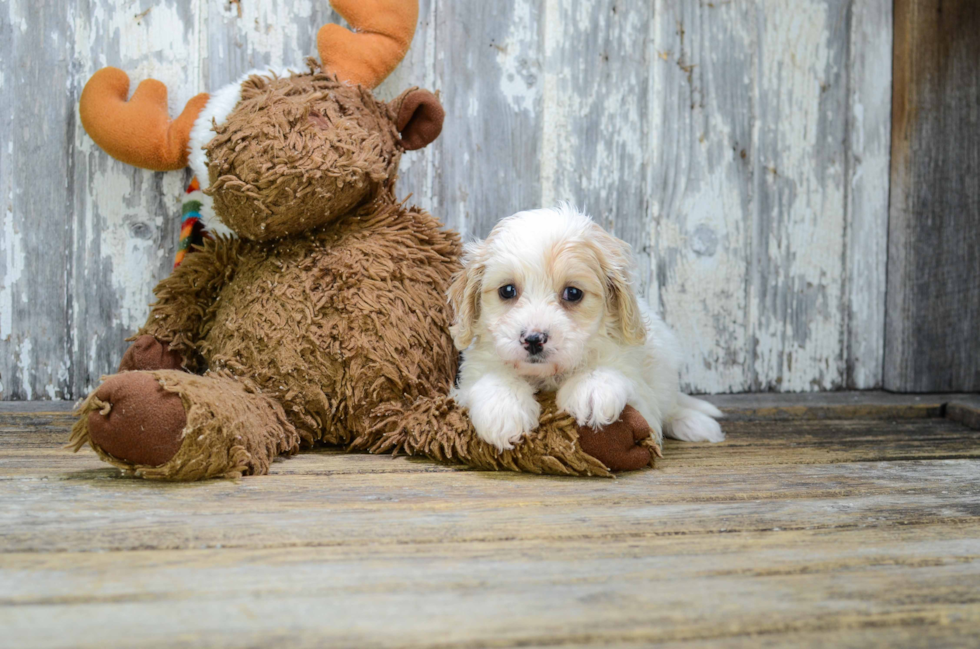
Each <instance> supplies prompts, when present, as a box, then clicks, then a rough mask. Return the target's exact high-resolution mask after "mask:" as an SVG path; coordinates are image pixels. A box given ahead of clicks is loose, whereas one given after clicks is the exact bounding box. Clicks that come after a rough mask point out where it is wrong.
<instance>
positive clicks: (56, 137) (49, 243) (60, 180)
mask: <svg viewBox="0 0 980 649" xmlns="http://www.w3.org/2000/svg"><path fill="white" fill-rule="evenodd" d="M72 32H73V25H72V23H71V19H70V16H69V13H68V11H67V10H66V8H65V6H64V4H63V3H62V2H58V1H49V0H45V1H41V2H34V1H32V0H8V1H7V2H4V3H3V5H2V6H0V398H2V399H42V398H45V399H65V398H71V396H72V390H71V382H70V373H71V371H72V361H71V359H72V352H71V340H72V336H73V333H72V332H71V331H70V326H69V320H68V309H67V301H68V295H69V290H68V289H69V287H68V284H69V272H68V270H67V269H68V268H70V265H71V259H70V255H69V250H70V239H71V233H72V227H73V205H72V195H71V194H72V190H71V188H72V178H71V175H72V160H71V147H72V137H73V133H74V129H75V125H74V113H75V107H74V97H73V95H72V93H71V92H70V87H71V85H72V84H73V83H74V78H73V76H72V73H71V51H70V49H69V48H65V46H64V43H65V42H68V41H70V40H71V38H72Z"/></svg>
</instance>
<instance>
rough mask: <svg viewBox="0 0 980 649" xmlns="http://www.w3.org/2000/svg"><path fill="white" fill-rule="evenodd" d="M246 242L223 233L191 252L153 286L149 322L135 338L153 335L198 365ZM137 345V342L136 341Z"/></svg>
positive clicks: (170, 348) (190, 362) (192, 366)
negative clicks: (203, 340) (199, 348)
mask: <svg viewBox="0 0 980 649" xmlns="http://www.w3.org/2000/svg"><path fill="white" fill-rule="evenodd" d="M245 245H246V244H245V243H243V242H242V241H240V240H238V239H229V238H224V237H219V238H217V239H214V240H205V242H204V246H203V247H202V248H201V249H199V250H195V251H194V252H193V253H191V254H189V255H187V257H186V258H185V259H184V261H183V262H182V263H181V264H180V266H178V267H177V268H176V269H175V270H174V272H173V273H172V274H171V275H170V276H169V277H167V278H166V279H164V280H163V281H161V282H160V283H159V284H157V286H156V288H155V289H153V292H154V294H155V295H156V298H157V301H156V302H154V303H153V305H152V308H151V310H150V316H149V317H148V318H147V320H146V324H145V325H143V327H142V328H141V329H140V330H139V331H138V332H137V333H136V335H135V336H134V337H133V338H131V340H137V341H138V340H139V339H140V338H143V337H145V336H152V337H153V338H155V339H156V340H158V341H160V342H161V343H165V344H166V346H167V348H168V349H169V350H170V351H171V352H177V353H179V354H181V355H182V356H183V358H184V361H185V365H186V366H187V367H189V368H190V369H194V368H195V367H196V365H197V364H198V363H197V362H196V360H195V357H196V351H197V343H198V341H199V340H200V339H201V336H202V334H203V332H204V330H205V328H206V326H207V324H208V322H209V321H210V319H211V317H212V316H213V313H214V307H215V300H216V299H217V297H218V294H219V293H220V292H221V289H222V288H223V287H224V286H225V285H226V284H227V283H228V281H229V280H231V278H232V277H234V275H235V272H236V270H237V267H238V262H239V259H240V257H241V254H242V252H243V248H244V246H245ZM134 347H135V345H134Z"/></svg>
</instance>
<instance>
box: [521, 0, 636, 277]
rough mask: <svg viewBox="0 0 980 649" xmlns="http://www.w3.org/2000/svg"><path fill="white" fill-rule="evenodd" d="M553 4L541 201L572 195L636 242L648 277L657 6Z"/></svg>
mask: <svg viewBox="0 0 980 649" xmlns="http://www.w3.org/2000/svg"><path fill="white" fill-rule="evenodd" d="M546 7H547V8H546V15H545V52H546V58H545V69H544V91H543V92H544V96H543V114H542V116H541V118H540V121H541V128H542V151H541V176H542V180H541V191H542V196H541V204H542V205H548V206H550V205H555V204H556V203H557V202H559V201H570V202H571V203H572V204H573V205H575V206H577V207H578V208H579V209H581V210H583V211H585V212H586V213H587V214H589V215H591V216H592V217H593V218H594V219H596V220H597V221H598V222H599V223H600V224H602V225H603V226H604V227H605V228H606V229H608V230H609V231H610V232H612V233H614V234H615V235H617V236H618V237H620V238H622V239H624V240H625V241H627V242H628V243H630V245H632V246H633V251H634V253H635V256H636V259H637V262H638V269H637V270H638V280H639V281H640V284H641V286H643V287H646V286H648V285H649V282H650V278H651V276H652V275H651V271H650V264H651V258H650V240H651V230H650V220H649V218H648V214H649V211H650V207H649V190H648V188H647V181H648V178H647V166H648V156H647V144H648V140H649V137H648V128H649V123H650V120H649V109H650V104H649V98H650V95H649V86H650V60H649V56H650V51H649V32H650V20H651V19H652V17H653V7H652V5H650V4H647V3H637V4H636V5H629V6H628V5H626V4H624V3H623V2H622V1H621V0H591V1H589V2H577V3H563V2H549V3H547V5H546Z"/></svg>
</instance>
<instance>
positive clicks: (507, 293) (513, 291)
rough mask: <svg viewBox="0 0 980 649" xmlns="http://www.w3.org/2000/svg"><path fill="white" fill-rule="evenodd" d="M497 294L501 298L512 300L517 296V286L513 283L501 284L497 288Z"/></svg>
mask: <svg viewBox="0 0 980 649" xmlns="http://www.w3.org/2000/svg"><path fill="white" fill-rule="evenodd" d="M497 295H499V296H500V299H501V300H513V299H514V298H515V297H517V287H516V286H514V285H513V284H507V285H506V286H501V287H500V288H498V289H497Z"/></svg>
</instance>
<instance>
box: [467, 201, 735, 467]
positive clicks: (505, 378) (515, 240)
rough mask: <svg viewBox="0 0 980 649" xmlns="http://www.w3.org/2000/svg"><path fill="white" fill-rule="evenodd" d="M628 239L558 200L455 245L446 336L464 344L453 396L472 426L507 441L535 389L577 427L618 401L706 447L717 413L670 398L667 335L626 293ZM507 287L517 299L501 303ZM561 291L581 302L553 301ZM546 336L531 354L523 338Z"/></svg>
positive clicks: (532, 407) (715, 430)
mask: <svg viewBox="0 0 980 649" xmlns="http://www.w3.org/2000/svg"><path fill="white" fill-rule="evenodd" d="M632 265H633V261H632V256H631V253H630V251H629V246H628V245H627V244H625V243H624V242H622V241H620V240H619V239H616V238H614V237H612V236H611V235H609V234H608V233H606V232H605V231H604V230H602V228H600V227H599V226H598V225H596V224H595V223H594V222H593V221H592V220H591V219H590V218H589V217H588V216H586V215H584V214H581V213H579V212H577V211H575V210H574V209H572V208H571V207H569V206H568V205H562V206H559V207H558V208H555V209H542V210H532V211H526V212H519V213H517V214H515V215H513V216H510V217H508V218H506V219H503V220H502V221H500V223H498V224H497V226H496V227H495V228H494V229H493V231H492V232H491V233H490V236H489V237H488V238H487V239H486V240H485V241H482V242H477V243H474V244H471V245H469V246H467V251H466V256H465V259H464V269H463V271H462V272H461V273H460V275H459V276H458V277H457V278H456V279H455V281H454V283H453V286H452V288H451V289H450V300H451V302H452V303H453V306H454V309H455V312H456V322H455V324H454V326H453V336H454V340H455V341H456V344H457V347H460V348H461V349H463V350H464V352H463V363H462V365H461V367H460V380H459V385H458V387H457V388H456V389H455V390H454V392H453V397H454V398H455V399H456V401H457V402H458V403H459V404H460V405H462V406H465V407H466V408H467V409H468V410H469V413H470V418H471V419H472V421H473V425H474V427H475V429H476V431H477V433H478V434H479V435H480V437H482V438H483V439H484V440H485V441H487V442H488V443H491V444H493V445H495V446H496V447H497V448H498V449H501V450H505V449H510V448H513V445H514V444H515V443H516V442H518V441H519V440H520V439H521V438H522V437H523V436H524V435H525V434H527V433H528V432H530V431H531V430H533V429H534V428H536V427H537V423H538V416H539V411H538V404H537V401H536V400H535V399H534V394H535V393H536V392H538V391H542V390H543V391H556V392H557V401H558V405H559V407H560V408H562V410H564V411H565V412H568V413H569V414H571V415H573V416H574V417H575V419H576V420H577V422H578V423H579V425H582V426H592V427H594V428H598V427H601V426H605V425H608V424H610V423H612V422H614V421H616V420H617V419H619V416H620V414H621V413H622V411H623V408H624V407H625V406H626V405H627V404H629V405H631V406H633V407H634V408H636V409H637V410H638V411H639V412H640V414H641V415H643V417H644V418H645V419H646V420H647V423H649V424H650V426H651V428H653V430H654V434H655V436H656V437H657V441H658V442H660V441H661V438H662V436H663V435H664V434H666V435H667V436H669V437H674V438H676V439H682V440H687V441H711V442H718V441H721V440H723V439H724V437H725V436H724V433H723V432H722V431H721V427H720V426H719V425H718V422H717V421H715V418H717V417H721V416H722V413H721V412H720V411H719V410H718V409H717V408H715V407H714V406H712V405H711V404H709V403H707V402H706V401H702V400H700V399H695V398H693V397H690V396H687V395H684V394H681V392H680V388H679V383H678V370H679V368H680V349H679V346H678V344H677V340H676V339H675V337H674V335H673V332H671V331H670V329H669V328H668V327H667V325H666V324H665V323H664V322H663V320H661V319H660V318H659V317H658V316H657V314H656V313H654V312H653V311H652V310H651V309H650V308H649V307H648V306H647V305H646V304H645V303H644V302H643V301H642V300H640V299H639V298H638V296H637V294H636V291H635V286H634V279H633V277H632ZM507 285H512V286H514V287H515V288H516V290H517V293H518V295H517V297H515V298H513V299H509V300H505V299H502V298H501V296H500V295H499V294H498V289H500V287H502V286H507ZM566 287H574V288H577V289H579V290H581V291H582V293H583V296H582V298H581V300H579V301H577V302H572V301H568V300H563V299H562V296H563V294H564V293H565V288H566ZM529 332H531V333H535V332H537V333H545V334H547V341H546V342H545V343H544V345H543V349H542V351H541V352H540V353H538V354H535V355H532V354H531V353H530V351H531V350H533V349H534V348H533V347H529V346H528V344H527V343H526V336H527V335H528V334H529Z"/></svg>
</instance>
